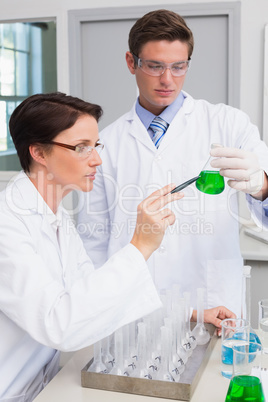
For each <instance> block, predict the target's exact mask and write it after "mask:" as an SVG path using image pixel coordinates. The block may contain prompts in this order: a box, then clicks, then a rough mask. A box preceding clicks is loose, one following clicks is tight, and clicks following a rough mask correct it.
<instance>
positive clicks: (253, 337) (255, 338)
mask: <svg viewBox="0 0 268 402" xmlns="http://www.w3.org/2000/svg"><path fill="white" fill-rule="evenodd" d="M249 342H254V343H258V344H259V345H261V341H260V338H259V337H258V335H257V334H256V333H255V332H251V333H250V334H249Z"/></svg>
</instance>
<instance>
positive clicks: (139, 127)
mask: <svg viewBox="0 0 268 402" xmlns="http://www.w3.org/2000/svg"><path fill="white" fill-rule="evenodd" d="M183 95H184V97H185V99H184V102H183V105H182V107H181V108H180V110H179V111H178V113H177V114H176V116H175V117H174V119H173V120H172V122H171V124H170V126H169V128H168V131H167V133H166V134H165V136H164V138H163V140H162V142H161V144H160V147H159V148H158V149H157V148H156V147H155V145H154V143H153V142H152V140H151V138H150V136H149V135H148V132H147V131H146V129H145V127H144V125H143V123H142V122H141V120H140V118H139V117H138V115H137V113H136V102H135V103H134V105H133V107H132V109H131V111H130V112H129V114H128V116H127V120H128V121H129V123H130V129H129V134H130V135H132V136H133V137H135V138H136V139H137V140H138V141H140V142H141V143H143V144H144V145H145V146H146V147H147V148H149V149H150V150H151V151H152V152H154V153H158V154H160V153H161V152H162V151H163V150H164V149H165V148H167V147H168V146H170V143H171V142H173V140H174V139H175V138H176V137H177V135H179V134H181V133H182V132H183V130H184V129H185V126H186V124H187V118H186V116H187V115H188V114H190V113H192V111H193V110H194V102H195V101H194V99H193V98H192V97H191V96H190V95H189V94H187V92H184V91H183Z"/></svg>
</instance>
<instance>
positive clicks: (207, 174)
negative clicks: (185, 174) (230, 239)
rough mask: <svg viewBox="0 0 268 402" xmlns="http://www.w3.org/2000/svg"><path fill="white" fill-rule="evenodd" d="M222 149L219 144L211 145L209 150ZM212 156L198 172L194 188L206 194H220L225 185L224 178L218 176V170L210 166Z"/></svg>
mask: <svg viewBox="0 0 268 402" xmlns="http://www.w3.org/2000/svg"><path fill="white" fill-rule="evenodd" d="M219 147H222V145H221V144H211V149H214V148H219ZM212 159H214V158H213V157H212V156H210V157H209V159H208V161H207V162H206V164H205V166H204V167H203V169H202V170H201V172H200V177H199V179H197V181H196V182H195V185H196V188H197V189H198V190H199V191H202V192H203V193H206V194H214V195H215V194H220V193H222V192H223V190H224V187H225V184H224V178H223V176H221V175H220V172H219V169H215V168H213V167H212V166H211V165H210V162H211V160H212Z"/></svg>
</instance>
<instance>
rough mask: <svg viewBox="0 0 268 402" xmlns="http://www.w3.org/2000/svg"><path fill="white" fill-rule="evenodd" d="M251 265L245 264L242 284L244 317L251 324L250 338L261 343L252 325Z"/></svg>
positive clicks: (251, 340)
mask: <svg viewBox="0 0 268 402" xmlns="http://www.w3.org/2000/svg"><path fill="white" fill-rule="evenodd" d="M250 278H251V267H250V266H249V265H244V267H243V285H242V314H241V315H242V318H244V319H245V320H247V321H248V322H249V324H250V329H249V334H250V335H249V338H250V339H249V340H250V342H255V343H259V344H261V341H260V338H259V337H258V335H257V334H256V332H255V331H254V329H253V328H252V326H251V321H250V318H251V317H250V310H251V303H250V301H251V290H250Z"/></svg>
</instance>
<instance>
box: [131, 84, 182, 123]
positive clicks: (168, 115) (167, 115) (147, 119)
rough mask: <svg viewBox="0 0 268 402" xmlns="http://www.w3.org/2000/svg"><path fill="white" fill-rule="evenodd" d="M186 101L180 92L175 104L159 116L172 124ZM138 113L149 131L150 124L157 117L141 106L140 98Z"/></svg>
mask: <svg viewBox="0 0 268 402" xmlns="http://www.w3.org/2000/svg"><path fill="white" fill-rule="evenodd" d="M184 99H185V96H184V94H183V93H182V92H180V93H179V95H178V96H177V98H176V99H175V100H174V102H172V103H171V104H170V105H169V106H167V107H166V108H165V109H164V110H163V112H162V113H161V114H160V115H159V116H160V117H162V119H164V120H165V121H166V122H167V123H168V124H170V123H171V122H172V120H173V118H174V117H175V115H176V113H177V112H178V110H179V109H180V108H181V107H182V105H183V102H184ZM136 113H137V115H138V116H139V118H140V120H141V122H142V124H143V125H144V126H145V128H146V130H148V128H149V126H150V124H151V123H152V121H153V119H154V118H155V117H156V116H155V115H154V114H153V113H151V112H149V110H147V109H145V108H144V107H142V106H141V105H140V102H139V98H138V99H137V101H136Z"/></svg>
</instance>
